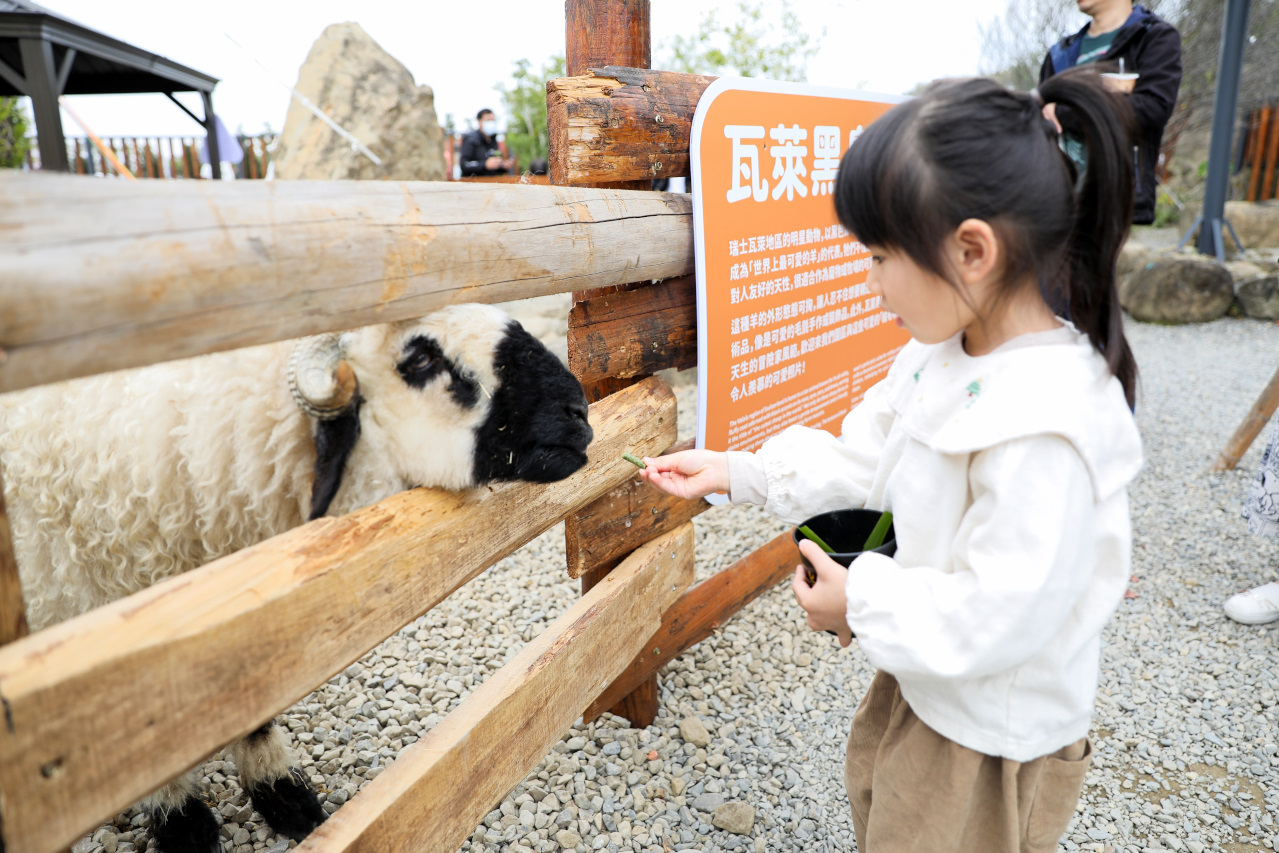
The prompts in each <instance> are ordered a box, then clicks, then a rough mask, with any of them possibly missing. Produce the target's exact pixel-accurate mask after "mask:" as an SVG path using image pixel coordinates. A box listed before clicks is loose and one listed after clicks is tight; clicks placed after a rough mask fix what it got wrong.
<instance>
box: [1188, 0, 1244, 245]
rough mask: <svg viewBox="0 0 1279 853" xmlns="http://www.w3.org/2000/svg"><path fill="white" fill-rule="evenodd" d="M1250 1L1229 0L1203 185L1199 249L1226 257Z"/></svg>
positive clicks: (1223, 30)
mask: <svg viewBox="0 0 1279 853" xmlns="http://www.w3.org/2000/svg"><path fill="white" fill-rule="evenodd" d="M1250 5H1251V0H1226V20H1225V26H1224V27H1223V28H1222V31H1221V58H1220V59H1219V60H1218V62H1217V93H1216V95H1215V96H1214V97H1213V101H1212V143H1211V144H1210V146H1209V148H1208V183H1207V184H1206V185H1205V187H1204V206H1203V216H1202V223H1201V225H1200V228H1199V242H1198V243H1197V248H1198V249H1199V253H1200V254H1201V255H1215V256H1216V257H1217V260H1224V259H1225V247H1224V246H1223V245H1222V238H1221V228H1222V225H1223V224H1224V219H1225V213H1226V190H1227V189H1228V188H1229V184H1230V149H1231V140H1232V138H1233V136H1234V130H1235V110H1236V109H1237V108H1238V106H1239V81H1240V79H1241V77H1242V74H1243V51H1244V46H1245V45H1246V43H1247V38H1248V7H1249V6H1250Z"/></svg>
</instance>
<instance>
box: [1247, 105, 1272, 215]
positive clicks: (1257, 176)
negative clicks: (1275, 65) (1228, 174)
mask: <svg viewBox="0 0 1279 853" xmlns="http://www.w3.org/2000/svg"><path fill="white" fill-rule="evenodd" d="M1248 124H1249V130H1248V136H1247V140H1246V145H1245V150H1244V157H1243V159H1244V163H1245V165H1247V166H1248V169H1249V171H1250V172H1251V175H1250V177H1249V178H1248V193H1247V200H1248V201H1268V200H1270V199H1273V198H1276V197H1279V187H1277V186H1275V168H1276V165H1279V103H1276V104H1273V105H1271V106H1266V107H1259V108H1258V109H1256V110H1253V111H1252V113H1251V114H1250V115H1249V116H1248Z"/></svg>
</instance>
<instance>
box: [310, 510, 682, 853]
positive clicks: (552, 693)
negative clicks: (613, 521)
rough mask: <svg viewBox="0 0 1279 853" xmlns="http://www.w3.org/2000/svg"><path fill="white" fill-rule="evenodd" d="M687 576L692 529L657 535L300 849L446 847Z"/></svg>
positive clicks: (633, 643)
mask: <svg viewBox="0 0 1279 853" xmlns="http://www.w3.org/2000/svg"><path fill="white" fill-rule="evenodd" d="M692 580H693V528H692V526H691V525H688V524H686V525H684V526H683V527H681V528H680V529H678V530H676V531H674V532H672V533H668V534H666V535H665V536H663V537H661V538H660V539H656V540H654V541H652V542H650V543H648V544H647V545H645V546H644V547H643V548H640V549H639V550H638V551H636V552H635V553H634V554H632V555H631V556H630V557H628V558H627V559H626V561H625V562H623V563H622V564H621V565H620V566H618V567H617V568H616V569H614V570H613V571H612V572H611V573H609V575H608V576H607V577H605V578H603V579H602V580H601V581H600V582H599V583H598V584H596V585H595V586H594V587H592V588H591V591H590V592H588V593H587V594H586V595H585V596H584V597H583V598H582V599H581V600H580V601H578V602H577V603H576V604H574V605H573V606H572V608H570V609H569V611H568V612H567V613H565V614H564V615H563V616H561V617H560V618H559V619H557V620H555V622H554V623H553V624H552V625H551V626H550V627H548V628H547V629H546V630H545V631H543V632H542V633H541V635H539V636H538V637H537V638H536V639H534V640H533V641H532V642H531V643H529V644H528V645H527V646H525V647H524V649H523V650H522V651H521V652H520V653H519V654H518V655H516V656H515V658H513V659H512V660H511V661H510V662H509V663H507V664H506V665H505V666H503V667H502V668H501V669H500V670H498V671H497V672H496V673H494V674H493V675H491V676H489V678H488V679H486V680H485V682H484V683H483V684H482V685H480V686H479V687H478V688H476V689H475V691H474V692H472V693H471V695H470V696H468V697H467V698H466V699H465V700H463V701H462V704H460V705H459V706H458V707H457V708H456V709H454V711H453V712H452V713H451V714H449V715H448V716H447V717H445V718H444V719H443V720H442V721H440V723H439V724H438V725H436V726H435V728H433V729H431V731H430V732H428V733H427V734H426V735H424V736H423V737H422V739H421V740H419V741H418V742H417V743H415V744H413V745H412V746H410V747H409V748H408V749H406V750H404V752H403V753H401V754H400V756H399V757H398V758H397V759H396V760H395V761H394V762H393V763H392V764H391V765H390V767H388V768H387V769H386V771H385V772H383V773H382V774H381V775H380V776H378V778H376V779H374V780H373V781H372V782H370V783H369V784H368V786H367V787H365V788H364V790H362V791H361V792H360V793H359V794H357V795H356V796H355V798H354V799H353V800H351V802H349V803H347V804H346V805H345V806H343V807H342V808H341V809H340V810H339V811H338V812H337V813H336V814H334V815H333V817H331V818H329V820H328V821H327V822H326V823H324V824H322V825H321V826H320V827H319V829H317V830H316V831H315V832H313V833H312V834H311V836H310V837H309V838H308V839H307V840H306V841H305V842H303V844H302V845H301V846H300V847H299V848H298V849H299V851H301V852H302V853H320V851H324V853H339V851H341V853H357V851H359V853H382V851H388V850H413V851H429V853H451V851H454V850H457V849H458V847H460V846H461V844H462V842H464V841H465V840H466V838H467V836H468V835H470V834H471V833H472V832H474V831H475V827H476V825H477V824H479V822H480V821H481V820H483V818H484V815H485V814H486V813H487V812H488V811H489V810H490V809H491V808H493V806H494V805H496V804H497V803H498V802H499V801H500V800H501V799H502V797H503V796H505V795H506V794H507V792H509V791H510V790H511V789H512V788H514V787H515V785H516V784H518V783H519V781H520V780H521V779H523V778H524V777H525V776H527V775H528V772H529V771H530V770H532V769H533V768H534V767H536V766H537V763H538V762H539V761H541V760H542V758H543V757H544V756H545V755H546V753H547V752H549V751H550V749H551V747H552V746H554V745H555V743H556V741H558V740H559V739H560V738H561V737H562V736H563V732H564V731H565V730H566V729H567V728H568V727H569V726H571V725H572V724H573V721H574V720H575V719H577V717H578V716H579V715H580V714H581V713H582V709H583V708H585V707H586V704H587V703H588V702H589V701H590V700H591V698H592V697H594V696H595V695H596V694H597V693H599V691H600V690H602V689H603V688H604V686H605V685H607V684H608V683H609V682H610V681H612V680H613V679H614V678H616V677H617V675H618V673H620V672H621V670H622V667H623V666H624V665H625V662H626V661H628V660H630V659H631V658H632V657H633V656H634V655H636V654H637V653H638V652H639V651H640V648H641V646H642V645H643V643H644V638H646V637H648V636H651V635H652V633H653V631H655V630H657V627H658V625H659V624H660V623H661V619H662V612H663V611H665V610H666V609H667V608H668V607H669V606H670V605H671V603H672V602H673V601H675V600H676V599H677V598H678V597H679V595H680V594H681V593H682V592H683V591H684V590H685V589H687V588H688V585H689V584H690V583H691V582H692Z"/></svg>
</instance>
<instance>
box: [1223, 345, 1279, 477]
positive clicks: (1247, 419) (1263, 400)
mask: <svg viewBox="0 0 1279 853" xmlns="http://www.w3.org/2000/svg"><path fill="white" fill-rule="evenodd" d="M1277 409H1279V370H1276V371H1275V375H1274V376H1272V377H1270V381H1269V382H1267V383H1266V387H1265V388H1262V389H1261V396H1259V397H1258V398H1257V401H1256V402H1255V403H1253V404H1252V408H1250V409H1249V410H1248V414H1246V415H1244V418H1243V421H1242V422H1240V424H1239V426H1238V427H1236V428H1235V432H1234V434H1233V435H1232V436H1230V440H1229V441H1227V442H1226V446H1225V447H1223V448H1221V450H1220V451H1219V452H1218V453H1217V458H1216V459H1214V460H1213V463H1212V470H1213V471H1230V470H1232V469H1233V468H1234V467H1235V466H1236V465H1238V464H1239V460H1240V459H1242V458H1243V455H1244V454H1245V453H1247V452H1248V448H1249V447H1251V446H1252V442H1253V441H1254V440H1256V438H1257V436H1258V435H1260V434H1261V431H1262V430H1263V429H1265V427H1266V424H1268V423H1270V417H1271V416H1272V415H1273V414H1274V413H1275V411H1276V410H1277Z"/></svg>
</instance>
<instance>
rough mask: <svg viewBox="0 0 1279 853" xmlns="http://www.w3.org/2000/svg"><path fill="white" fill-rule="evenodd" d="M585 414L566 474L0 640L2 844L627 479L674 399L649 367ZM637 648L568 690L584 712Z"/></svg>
mask: <svg viewBox="0 0 1279 853" xmlns="http://www.w3.org/2000/svg"><path fill="white" fill-rule="evenodd" d="M590 422H591V425H592V426H593V427H594V429H595V440H594V442H593V443H592V444H591V446H590V449H589V452H588V455H589V460H590V461H589V462H588V464H587V465H586V467H584V468H583V469H582V470H580V471H578V472H577V473H576V474H574V475H573V476H571V477H569V478H568V479H566V480H563V481H560V482H557V483H547V484H540V483H538V484H531V483H510V484H502V485H497V486H492V487H486V488H480V489H475V490H472V491H469V492H461V493H449V492H442V491H434V490H414V491H410V492H402V493H400V494H397V495H395V496H393V497H390V498H387V499H386V500H384V501H382V502H381V503H378V504H376V505H374V506H371V507H367V508H365V509H363V510H359V511H357V512H355V513H352V514H350V515H347V516H344V517H341V518H324V519H320V520H317V521H314V522H311V523H310V524H306V525H304V526H302V527H299V528H296V529H294V530H291V531H289V532H287V533H284V534H282V535H280V536H277V537H275V538H273V539H269V540H267V541H265V542H262V543H260V544H258V545H255V546H253V547H251V548H247V549H245V550H243V551H240V552H238V553H236V554H233V555H231V556H228V557H225V558H222V559H220V560H217V561H215V562H213V563H210V564H209V565H207V566H204V567H203V568H200V569H196V570H195V571H192V572H188V573H186V574H183V575H180V576H178V577H176V578H172V579H170V580H168V581H165V582H163V583H160V584H157V585H156V586H153V587H150V588H148V589H146V590H143V591H142V592H139V593H136V594H135V595H132V596H129V597H128V598H125V599H122V600H120V601H116V602H114V603H112V604H109V605H107V606H105V607H102V608H99V609H97V610H94V611H91V612H89V613H86V614H85V615H83V616H80V617H78V618H76V619H72V620H70V621H68V622H64V623H61V624H59V625H55V626H53V627H51V628H48V629H46V630H43V631H40V632H38V633H36V634H33V635H31V636H28V637H26V638H24V639H21V640H18V641H16V642H14V643H11V644H9V645H7V646H4V647H0V701H2V702H3V708H4V716H3V724H2V725H0V795H2V796H3V800H2V801H0V802H2V803H3V815H4V819H3V822H2V823H0V841H2V842H3V845H2V846H3V849H4V850H6V851H7V853H53V851H57V850H60V849H65V847H66V846H67V845H68V844H70V843H71V842H72V841H74V840H75V839H76V838H77V837H79V836H80V834H82V833H84V832H86V831H88V830H91V829H92V828H93V826H94V825H95V824H96V823H97V822H100V821H102V820H105V819H107V818H109V817H110V816H111V815H113V814H116V813H117V812H118V811H119V810H120V809H122V808H125V807H127V806H128V805H129V803H131V802H133V801H135V800H136V799H138V798H140V797H142V796H143V795H145V794H147V793H149V792H150V791H152V790H153V789H154V788H156V787H157V786H158V785H160V784H162V783H163V782H165V781H167V780H168V779H170V778H172V777H174V776H176V775H177V774H179V773H180V772H182V771H184V770H186V769H187V768H189V767H191V766H193V765H194V764H196V763H197V762H198V761H199V760H200V759H202V758H203V757H204V756H205V755H207V754H208V753H209V752H211V751H212V750H214V749H215V748H217V747H218V746H220V745H221V744H223V743H226V742H227V741H229V740H231V739H233V738H235V737H238V736H240V735H243V734H246V733H248V732H249V731H252V730H253V729H254V728H256V727H257V726H258V725H260V724H261V723H263V722H264V721H266V720H268V719H270V718H271V717H272V716H274V715H275V714H276V713H278V712H280V711H282V710H283V709H285V708H287V707H288V706H289V705H290V704H291V703H293V702H295V701H296V700H297V699H299V698H300V697H302V696H304V695H306V693H307V692H308V691H310V690H311V689H313V688H314V687H315V686H316V685H317V684H320V683H322V682H323V681H324V680H325V679H327V678H329V677H330V676H332V675H333V674H334V673H336V672H339V671H341V669H342V668H343V667H345V666H347V665H349V664H350V663H351V662H352V661H354V660H356V659H357V658H359V657H360V656H361V655H362V654H364V653H365V652H367V651H368V650H369V649H371V648H373V647H374V646H375V645H377V643H379V642H381V641H382V640H383V639H385V638H386V637H388V636H390V635H391V634H392V633H394V632H395V631H397V630H399V629H400V628H401V627H403V626H404V625H405V624H407V623H408V622H410V621H412V620H413V619H415V618H416V617H417V616H419V615H421V614H422V613H424V612H426V611H427V610H429V609H431V608H432V607H434V606H435V605H436V604H438V603H439V602H440V601H442V600H443V599H444V598H445V597H447V596H448V595H449V594H450V593H452V592H453V591H454V590H456V589H457V588H458V587H459V586H461V585H462V584H464V583H466V582H467V581H468V580H470V579H471V578H473V577H474V576H475V575H477V574H478V573H479V572H481V571H483V570H484V569H485V568H487V567H489V566H491V565H493V564H494V563H495V562H497V561H498V560H500V559H502V558H503V557H504V556H506V555H507V554H509V553H511V552H512V551H514V550H515V549H517V548H519V547H520V546H521V545H523V544H524V543H526V542H528V541H529V540H530V539H532V538H533V537H534V536H536V535H538V534H539V533H541V532H542V531H544V530H546V529H547V528H549V527H551V526H552V525H554V524H556V523H557V522H558V521H560V520H561V519H563V518H564V517H565V516H566V515H568V514H569V513H571V512H573V511H574V510H575V509H577V508H579V507H581V506H583V505H584V504H587V503H589V502H590V501H592V500H594V499H595V498H596V497H598V496H600V495H601V494H604V493H606V492H607V491H608V490H610V489H612V488H613V487H615V486H617V485H618V484H619V483H621V482H623V481H624V480H625V479H626V478H627V477H629V476H631V472H632V471H633V468H632V467H631V465H630V463H628V462H626V461H624V460H623V459H622V458H621V454H622V453H623V452H625V451H628V450H629V451H632V452H637V453H647V454H654V453H658V452H660V451H661V450H662V449H664V448H666V447H669V446H670V444H671V443H672V442H673V440H674V438H675V401H674V396H673V394H672V393H671V391H670V389H669V388H668V387H667V386H666V384H665V383H664V382H662V381H661V380H660V379H650V380H648V381H646V382H643V383H641V384H639V385H636V386H634V387H632V388H629V389H627V390H626V391H624V392H622V393H619V394H615V395H613V396H611V397H609V398H608V399H606V400H603V401H601V402H599V403H597V404H595V405H594V406H592V407H591V410H590ZM627 612H630V611H627ZM657 613H658V614H660V610H659V611H657ZM610 618H611V617H610ZM657 621H658V619H657V616H656V615H655V616H654V617H653V619H652V624H653V625H656V624H657ZM647 633H648V632H647V631H644V632H641V633H640V634H637V635H636V636H635V637H634V638H633V639H634V641H635V649H638V647H639V645H640V643H642V642H643V641H644V638H645V637H646V636H647ZM610 642H613V641H610ZM619 648H620V647H619ZM631 654H633V652H628V653H627V654H626V655H625V656H623V657H622V658H620V659H619V661H618V664H617V668H616V670H613V671H607V672H606V671H605V670H600V671H599V673H597V675H596V677H593V678H592V679H587V680H583V681H582V682H581V683H574V682H571V681H570V682H567V683H566V684H567V686H566V689H565V693H566V697H561V699H560V700H557V701H564V702H567V701H569V700H570V699H571V700H572V702H576V703H578V704H577V705H576V707H577V708H578V711H576V712H574V714H576V713H578V712H580V710H581V708H583V707H585V706H586V704H587V703H588V702H589V701H590V700H591V699H592V698H594V696H595V694H596V693H597V692H598V690H599V689H601V688H602V687H603V685H604V683H605V682H606V681H607V680H608V679H609V678H611V677H612V674H613V673H614V672H617V671H620V669H621V665H622V663H624V661H625V660H627V659H629V657H630V656H631ZM538 683H539V684H541V683H544V682H542V681H539V682H538ZM122 685H123V686H124V689H122ZM542 698H543V699H546V700H547V701H549V698H548V697H546V696H543V697H542ZM521 707H522V711H521V712H523V711H527V710H528V708H527V706H521ZM557 707H560V706H558V705H557ZM568 722H571V718H570V719H569V720H568ZM568 722H566V723H565V725H567V724H568ZM518 728H519V726H517V725H515V724H512V726H511V729H509V730H508V731H507V734H508V735H510V736H511V737H515V736H516V735H515V730H516V729H518ZM562 731H563V727H557V728H554V730H553V731H551V730H549V729H548V730H547V731H545V732H543V733H542V734H543V735H544V736H545V737H551V736H556V737H558V736H559V734H560V733H561V732H562ZM502 742H503V739H502V738H496V739H495V741H494V744H495V746H498V745H500V744H501V743H502ZM548 747H549V744H548ZM541 754H544V752H543V753H540V754H539V755H538V756H537V757H536V758H533V759H531V760H530V761H529V762H528V763H527V764H525V765H521V766H522V767H523V770H522V773H527V772H528V769H529V768H530V767H532V766H533V765H535V764H536V761H537V758H540V756H541ZM125 768H127V772H125V771H124V769H125ZM472 769H473V770H475V771H476V772H478V771H479V770H480V768H478V767H477V768H472ZM458 778H459V777H457V776H454V777H452V781H453V782H454V783H456V782H457V781H458ZM492 803H493V800H488V801H486V804H485V806H486V808H491V807H492ZM477 820H478V818H477ZM473 828H474V822H473V823H472V824H471V827H470V829H473Z"/></svg>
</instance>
